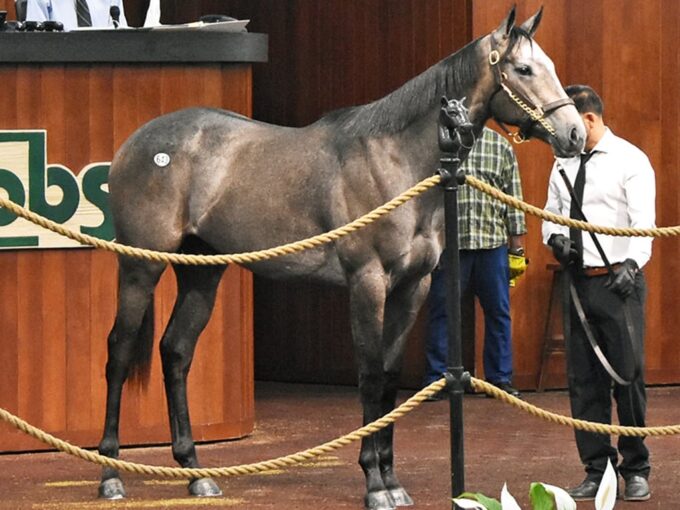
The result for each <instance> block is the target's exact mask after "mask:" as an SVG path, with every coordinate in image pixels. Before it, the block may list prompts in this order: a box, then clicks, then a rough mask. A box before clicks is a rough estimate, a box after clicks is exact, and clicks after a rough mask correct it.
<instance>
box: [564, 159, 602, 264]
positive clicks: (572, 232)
mask: <svg viewBox="0 0 680 510" xmlns="http://www.w3.org/2000/svg"><path fill="white" fill-rule="evenodd" d="M596 152H597V151H590V152H587V153H583V154H581V164H580V165H579V167H578V173H577V174H576V180H575V181H574V195H575V197H576V199H575V200H574V199H573V198H572V200H571V207H570V208H569V217H570V218H574V219H577V220H582V219H583V217H582V216H581V214H580V213H579V205H580V206H581V208H582V207H583V189H584V188H585V185H586V164H587V163H588V160H589V159H590V158H591V157H592V156H593V154H595V153H596ZM569 238H570V239H571V240H572V241H574V244H575V245H576V250H577V251H578V255H579V259H580V260H583V233H582V231H581V230H579V229H577V228H570V229H569Z"/></svg>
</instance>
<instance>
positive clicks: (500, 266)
mask: <svg viewBox="0 0 680 510" xmlns="http://www.w3.org/2000/svg"><path fill="white" fill-rule="evenodd" d="M459 254H460V289H461V294H463V293H464V292H465V291H466V290H467V289H468V288H471V290H472V291H473V293H474V295H475V296H477V298H478V299H479V303H480V305H481V306H482V310H483V312H484V360H483V363H484V375H485V378H486V380H487V381H489V382H492V383H496V384H498V383H502V382H507V383H509V382H511V381H512V337H511V335H512V333H511V325H510V290H509V283H508V282H509V277H510V269H509V267H508V248H507V246H505V245H503V246H500V247H498V248H493V249H490V250H460V252H459ZM442 260H444V259H443V258H442ZM445 271H446V268H442V269H436V270H435V271H434V272H433V273H432V284H431V286H430V295H429V331H428V337H427V342H426V353H425V359H426V367H425V384H429V383H431V382H433V381H436V380H437V379H439V378H441V377H442V374H443V373H444V372H446V369H447V365H448V359H447V358H448V351H449V339H448V332H447V331H448V328H447V325H446V273H445Z"/></svg>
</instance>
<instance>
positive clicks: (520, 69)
mask: <svg viewBox="0 0 680 510" xmlns="http://www.w3.org/2000/svg"><path fill="white" fill-rule="evenodd" d="M515 71H517V74H520V75H522V76H531V75H532V74H533V72H532V71H531V67H529V66H517V67H515Z"/></svg>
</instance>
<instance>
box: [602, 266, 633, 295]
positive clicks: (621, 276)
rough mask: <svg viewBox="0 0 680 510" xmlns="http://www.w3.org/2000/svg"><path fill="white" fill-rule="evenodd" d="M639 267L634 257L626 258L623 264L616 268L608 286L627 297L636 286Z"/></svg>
mask: <svg viewBox="0 0 680 510" xmlns="http://www.w3.org/2000/svg"><path fill="white" fill-rule="evenodd" d="M639 269H640V268H639V267H638V265H637V262H635V261H634V260H633V259H626V260H624V261H623V262H622V263H621V266H620V267H618V268H616V269H615V270H614V278H613V279H610V280H609V281H608V282H607V284H606V286H607V287H608V288H609V290H611V291H612V292H616V293H617V294H618V295H619V296H621V297H622V298H624V299H625V298H627V297H628V296H630V294H631V292H633V289H634V288H635V275H636V274H637V272H638V271H639Z"/></svg>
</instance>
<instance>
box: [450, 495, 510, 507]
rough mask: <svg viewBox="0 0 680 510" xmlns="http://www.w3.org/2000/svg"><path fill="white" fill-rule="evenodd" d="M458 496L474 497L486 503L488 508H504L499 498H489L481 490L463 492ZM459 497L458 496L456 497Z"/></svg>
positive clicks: (483, 503)
mask: <svg viewBox="0 0 680 510" xmlns="http://www.w3.org/2000/svg"><path fill="white" fill-rule="evenodd" d="M458 498H464V499H474V500H475V501H479V502H480V503H481V504H482V505H484V506H485V507H486V508H487V510H503V509H502V508H501V503H500V501H498V500H497V499H493V498H489V497H487V496H485V495H484V494H482V493H481V492H463V493H462V494H461V495H460V496H458ZM456 499H457V498H456Z"/></svg>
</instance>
